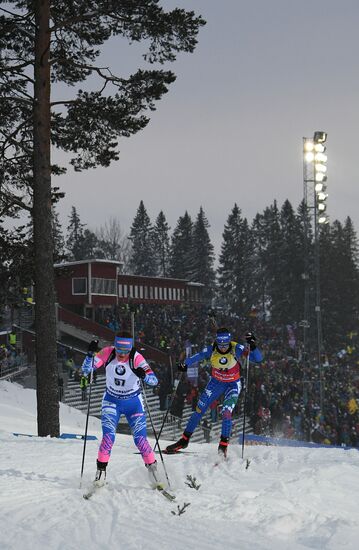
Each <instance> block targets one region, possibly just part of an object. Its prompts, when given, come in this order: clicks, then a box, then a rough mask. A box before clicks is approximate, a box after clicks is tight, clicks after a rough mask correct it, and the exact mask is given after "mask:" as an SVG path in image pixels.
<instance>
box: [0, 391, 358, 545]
mask: <svg viewBox="0 0 359 550" xmlns="http://www.w3.org/2000/svg"><path fill="white" fill-rule="evenodd" d="M84 425H85V416H84V415H83V414H82V413H80V412H79V411H76V410H74V409H71V408H69V407H67V406H63V405H61V431H62V432H72V433H82V432H83V429H84ZM13 432H21V433H34V434H35V433H36V398H35V392H34V391H33V390H24V389H22V388H21V387H20V386H18V385H16V384H10V383H8V382H2V383H0V505H1V506H0V548H1V550H10V549H11V550H20V549H21V550H22V549H25V548H36V550H45V549H46V550H79V549H86V550H93V549H101V550H102V549H105V548H106V549H108V548H116V549H119V550H142V549H143V550H162V549H167V548H168V549H170V550H185V549H195V550H207V549H208V550H209V549H215V550H217V549H218V550H223V549H226V548H238V549H240V550H247V549H248V550H257V549H258V550H259V549H260V550H262V549H263V550H264V549H266V550H267V549H269V550H272V549H273V550H296V549H304V548H308V549H321V550H322V549H330V550H338V549H343V550H344V549H345V550H354V549H356V548H357V547H358V540H359V512H358V508H359V507H358V504H359V453H358V452H357V451H355V450H351V451H344V450H341V449H339V450H338V449H330V448H328V449H301V448H283V447H281V448H275V447H259V446H256V447H246V448H245V456H244V460H242V459H241V448H240V446H239V445H235V444H232V445H231V446H230V450H229V459H228V461H227V462H226V463H225V464H220V465H219V466H217V467H214V466H213V464H214V463H215V461H216V458H217V453H216V445H208V444H202V445H201V444H192V445H190V447H189V450H191V451H196V454H186V455H184V454H183V455H176V456H165V457H164V460H165V464H166V468H167V471H168V476H169V479H170V483H171V488H172V490H173V491H174V493H175V494H176V496H177V499H176V502H174V503H171V502H169V501H167V500H166V499H164V498H163V497H162V496H161V495H160V494H159V493H157V492H155V491H153V490H151V488H149V485H148V478H147V471H146V469H145V468H144V466H143V464H142V460H141V457H140V456H139V455H137V454H134V451H135V450H136V449H135V447H134V444H133V442H132V438H131V437H128V436H124V435H118V436H117V440H116V443H115V446H114V449H113V453H112V458H111V462H110V465H109V467H108V482H109V483H108V486H107V487H105V488H103V489H100V490H99V491H98V492H97V493H96V494H95V495H94V496H93V497H92V498H91V499H90V500H88V501H85V500H84V499H83V498H82V494H83V492H84V488H86V487H87V486H89V485H90V483H91V480H92V478H93V476H94V473H95V460H96V454H97V446H98V441H88V442H87V451H86V464H85V473H84V481H83V488H82V489H79V481H80V471H81V460H82V451H83V441H81V440H80V441H79V440H61V439H59V440H56V439H51V438H28V437H16V436H14V435H13ZM89 433H90V434H92V435H97V436H98V437H100V423H99V421H98V420H97V419H91V421H90V429H89ZM164 445H165V442H163V446H164ZM248 461H250V463H249V466H248V467H247V465H248ZM159 470H160V471H162V467H161V465H160V466H159ZM187 475H191V476H192V477H195V478H196V481H197V483H198V484H200V485H201V486H200V488H199V490H195V489H193V488H190V487H188V486H187V485H186V481H187V480H186V476H187ZM184 503H190V505H189V506H187V507H186V508H185V511H184V513H183V514H181V515H178V507H179V508H182V507H183V505H184ZM172 512H175V514H172Z"/></svg>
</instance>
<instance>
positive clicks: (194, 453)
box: [156, 449, 199, 456]
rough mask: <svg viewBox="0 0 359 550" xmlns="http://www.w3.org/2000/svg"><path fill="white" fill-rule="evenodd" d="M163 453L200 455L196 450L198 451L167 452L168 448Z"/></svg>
mask: <svg viewBox="0 0 359 550" xmlns="http://www.w3.org/2000/svg"><path fill="white" fill-rule="evenodd" d="M156 452H157V451H156ZM162 454H164V455H168V456H171V455H195V456H198V455H199V453H198V452H196V451H175V452H174V453H171V452H167V451H166V449H165V450H164V451H162Z"/></svg>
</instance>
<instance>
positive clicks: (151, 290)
mask: <svg viewBox="0 0 359 550" xmlns="http://www.w3.org/2000/svg"><path fill="white" fill-rule="evenodd" d="M152 299H153V286H150V300H152Z"/></svg>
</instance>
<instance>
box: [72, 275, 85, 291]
mask: <svg viewBox="0 0 359 550" xmlns="http://www.w3.org/2000/svg"><path fill="white" fill-rule="evenodd" d="M72 294H87V279H86V277H74V278H73V279H72Z"/></svg>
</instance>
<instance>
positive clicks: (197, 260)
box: [191, 206, 215, 304]
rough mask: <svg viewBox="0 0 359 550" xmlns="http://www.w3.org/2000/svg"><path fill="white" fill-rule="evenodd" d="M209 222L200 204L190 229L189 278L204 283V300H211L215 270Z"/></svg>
mask: <svg viewBox="0 0 359 550" xmlns="http://www.w3.org/2000/svg"><path fill="white" fill-rule="evenodd" d="M208 227H209V223H208V220H207V218H206V216H205V213H204V211H203V208H202V206H201V208H200V210H199V212H198V214H197V218H196V221H195V222H194V225H193V230H192V273H191V280H192V281H194V282H197V283H202V284H203V285H204V294H203V298H204V301H205V302H207V303H209V304H210V302H211V300H212V297H213V292H214V285H215V272H214V269H213V264H214V252H213V251H214V247H213V245H212V243H211V240H210V237H209V234H208Z"/></svg>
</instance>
